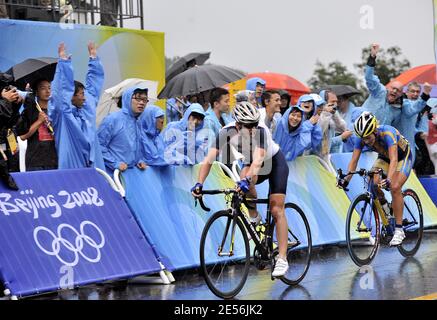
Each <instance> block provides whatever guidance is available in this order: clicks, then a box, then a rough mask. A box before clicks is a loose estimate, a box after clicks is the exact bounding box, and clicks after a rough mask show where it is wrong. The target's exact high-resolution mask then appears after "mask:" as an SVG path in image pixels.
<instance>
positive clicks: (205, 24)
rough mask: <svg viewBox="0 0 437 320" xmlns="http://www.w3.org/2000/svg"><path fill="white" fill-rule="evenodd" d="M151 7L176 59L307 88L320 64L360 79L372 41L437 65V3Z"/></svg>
mask: <svg viewBox="0 0 437 320" xmlns="http://www.w3.org/2000/svg"><path fill="white" fill-rule="evenodd" d="M143 1H144V11H145V29H146V30H153V31H162V32H165V51H166V55H167V56H168V57H173V56H176V55H177V56H182V55H185V54H187V53H189V52H193V51H211V52H212V53H211V58H210V60H209V61H210V62H211V63H216V64H223V65H226V66H229V67H235V68H238V69H241V70H243V71H246V72H261V71H271V72H280V73H287V74H289V75H291V76H294V77H296V78H297V79H299V80H301V81H303V82H306V81H307V80H308V79H309V78H310V77H311V75H312V73H313V71H314V64H315V62H316V60H320V61H321V62H323V63H328V62H331V61H334V60H339V61H341V62H343V63H344V64H346V65H347V66H348V67H349V69H350V71H352V72H354V73H356V70H355V69H354V68H353V64H354V63H356V62H359V61H360V57H361V49H362V48H363V47H365V46H368V45H369V44H370V43H372V42H378V43H380V44H381V46H382V47H384V48H387V47H389V46H393V45H398V46H400V47H401V49H402V51H403V54H404V55H405V57H407V58H408V59H409V60H410V62H411V63H412V65H413V66H417V65H422V64H428V63H435V55H434V33H433V2H432V0H416V1H413V0H383V1H381V0H305V1H295V0H178V1H175V0H143ZM363 6H364V7H363ZM365 6H367V7H365ZM366 8H367V9H366ZM369 8H371V9H372V10H373V29H372V25H371V22H372V17H371V16H369V10H368V9H369ZM360 10H365V12H361V13H360ZM366 13H367V14H366ZM370 14H371V12H370ZM367 18H370V20H369V19H367ZM366 22H367V23H366ZM363 23H364V25H363ZM363 26H364V27H368V29H363ZM369 27H370V28H369Z"/></svg>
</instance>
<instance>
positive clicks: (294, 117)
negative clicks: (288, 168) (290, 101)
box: [273, 106, 322, 161]
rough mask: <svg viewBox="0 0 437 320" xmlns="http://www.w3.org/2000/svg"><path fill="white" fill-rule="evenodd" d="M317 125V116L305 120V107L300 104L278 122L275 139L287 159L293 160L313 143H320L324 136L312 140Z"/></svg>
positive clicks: (288, 111) (291, 108) (289, 110)
mask: <svg viewBox="0 0 437 320" xmlns="http://www.w3.org/2000/svg"><path fill="white" fill-rule="evenodd" d="M316 125H317V122H316V121H315V118H311V120H305V117H304V112H303V109H302V108H300V107H299V106H292V107H290V108H289V109H288V110H287V111H286V112H285V113H284V115H283V116H282V118H281V120H280V121H279V123H278V126H277V128H276V131H275V134H274V136H273V139H274V140H275V141H276V143H277V144H278V145H279V147H280V148H281V150H282V153H283V154H284V155H285V159H286V160H287V161H293V160H294V159H296V158H297V157H298V156H301V155H302V154H303V153H304V151H305V150H309V149H311V146H312V145H318V144H320V141H321V140H322V136H321V135H319V136H316V137H315V139H318V141H312V139H313V136H312V132H313V130H314V127H315V126H316Z"/></svg>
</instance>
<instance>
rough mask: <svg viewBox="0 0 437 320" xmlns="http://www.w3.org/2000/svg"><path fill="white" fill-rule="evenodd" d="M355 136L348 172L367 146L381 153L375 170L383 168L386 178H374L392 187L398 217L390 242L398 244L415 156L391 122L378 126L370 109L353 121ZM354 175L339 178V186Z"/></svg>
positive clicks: (379, 192) (381, 196)
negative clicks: (407, 186) (404, 189)
mask: <svg viewBox="0 0 437 320" xmlns="http://www.w3.org/2000/svg"><path fill="white" fill-rule="evenodd" d="M354 130H355V134H356V135H357V136H358V138H355V146H354V152H353V154H352V159H351V161H350V162H349V166H348V172H351V171H354V170H355V169H356V167H357V164H358V160H359V159H360V156H361V152H362V150H363V148H364V146H367V147H368V148H369V149H370V150H372V151H375V152H377V153H378V159H377V160H376V161H375V163H374V164H373V167H372V170H374V169H382V170H383V172H384V176H385V178H383V179H382V180H381V179H380V177H379V175H375V176H374V182H375V184H376V185H378V187H379V188H387V189H390V192H391V195H392V199H393V201H392V208H393V213H394V216H395V219H396V229H395V232H394V235H393V238H392V240H391V241H390V246H398V245H400V244H401V243H402V241H403V240H404V239H405V234H404V231H403V229H402V213H403V207H404V199H403V196H402V186H403V185H404V184H405V182H406V181H407V179H408V176H409V175H410V172H411V168H412V166H413V157H412V154H411V150H410V144H409V142H408V141H407V139H405V138H404V137H403V136H402V135H401V134H400V133H399V131H398V130H397V129H395V128H393V127H392V126H389V125H383V126H378V122H377V120H376V117H375V116H374V115H373V114H371V113H370V112H363V113H362V114H361V115H360V116H359V117H358V118H357V119H356V121H355V124H354ZM351 178H352V176H351V175H348V176H346V178H345V179H344V180H341V181H340V182H339V187H342V188H345V187H347V185H348V183H349V181H350V179H351ZM379 188H378V198H379V200H380V201H381V205H383V207H387V200H386V199H385V197H384V193H383V192H382V191H381V189H379Z"/></svg>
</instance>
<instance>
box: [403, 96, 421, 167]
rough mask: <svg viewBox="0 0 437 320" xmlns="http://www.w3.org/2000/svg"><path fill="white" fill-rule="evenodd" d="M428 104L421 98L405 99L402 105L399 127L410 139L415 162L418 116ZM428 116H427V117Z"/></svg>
mask: <svg viewBox="0 0 437 320" xmlns="http://www.w3.org/2000/svg"><path fill="white" fill-rule="evenodd" d="M425 106H426V101H425V100H423V99H422V98H419V99H418V100H416V101H412V100H409V99H404V104H403V106H402V113H401V120H400V123H399V126H398V127H397V129H398V130H399V132H400V133H401V134H402V135H403V136H404V137H405V138H406V139H407V140H408V142H409V143H410V147H411V153H412V155H413V162H414V159H415V158H416V142H415V139H414V136H415V134H416V123H417V116H418V114H419V113H420V111H422V109H423V108H424V107H425ZM425 118H426V117H425Z"/></svg>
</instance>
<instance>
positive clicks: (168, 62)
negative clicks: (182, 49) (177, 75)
mask: <svg viewBox="0 0 437 320" xmlns="http://www.w3.org/2000/svg"><path fill="white" fill-rule="evenodd" d="M179 58H180V57H179V56H175V57H172V58H169V57H167V56H166V57H165V71H167V70H168V68H169V67H170V66H171V65H172V64H173V63H175V62H176V61H177V60H179Z"/></svg>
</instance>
